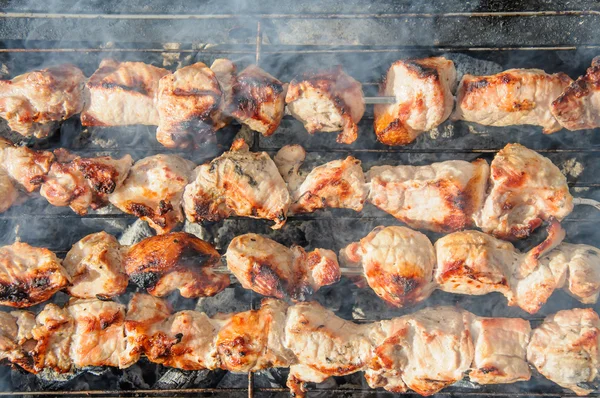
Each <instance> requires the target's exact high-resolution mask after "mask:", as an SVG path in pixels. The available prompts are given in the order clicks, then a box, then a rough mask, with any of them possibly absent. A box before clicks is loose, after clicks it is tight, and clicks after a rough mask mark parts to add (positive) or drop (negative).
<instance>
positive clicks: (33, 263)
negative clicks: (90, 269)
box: [0, 242, 70, 308]
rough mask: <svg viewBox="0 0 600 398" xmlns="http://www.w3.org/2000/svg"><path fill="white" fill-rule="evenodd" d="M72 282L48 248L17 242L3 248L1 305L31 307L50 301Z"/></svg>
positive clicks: (0, 281)
mask: <svg viewBox="0 0 600 398" xmlns="http://www.w3.org/2000/svg"><path fill="white" fill-rule="evenodd" d="M69 282H70V278H69V275H68V273H67V271H66V270H65V269H64V268H63V267H62V265H61V264H60V260H59V259H58V258H57V257H56V255H55V254H54V253H52V252H51V251H50V250H48V249H42V248H38V247H32V246H30V245H28V244H27V243H21V242H15V243H13V244H12V245H10V246H4V247H1V248H0V304H1V305H8V306H10V307H17V308H21V307H29V306H32V305H35V304H38V303H41V302H43V301H46V300H48V299H49V298H50V297H52V295H53V294H54V293H56V292H57V291H59V290H61V289H63V288H64V287H66V286H67V285H68V284H69Z"/></svg>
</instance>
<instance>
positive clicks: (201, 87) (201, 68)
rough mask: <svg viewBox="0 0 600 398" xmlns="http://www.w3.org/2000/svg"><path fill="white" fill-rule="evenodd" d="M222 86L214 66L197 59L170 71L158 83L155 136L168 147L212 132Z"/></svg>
mask: <svg viewBox="0 0 600 398" xmlns="http://www.w3.org/2000/svg"><path fill="white" fill-rule="evenodd" d="M220 101H221V88H220V87H219V82H218V81H217V78H216V76H215V74H214V73H213V71H212V70H210V69H209V68H208V66H206V65H204V64H203V63H202V62H197V63H195V64H193V65H189V66H186V67H183V68H181V69H178V70H177V71H176V72H175V73H172V74H167V75H165V76H163V77H162V78H161V79H160V82H159V85H158V101H157V109H158V116H159V124H158V129H157V130H156V139H157V140H158V142H160V143H161V144H163V145H164V146H166V147H168V148H177V147H179V148H185V147H190V146H194V145H195V144H197V143H199V142H200V141H201V140H202V139H204V138H205V137H204V136H205V135H208V134H212V133H213V129H212V120H211V118H212V117H213V116H214V113H215V111H217V108H218V107H219V103H220Z"/></svg>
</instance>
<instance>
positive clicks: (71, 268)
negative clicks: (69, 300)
mask: <svg viewBox="0 0 600 398" xmlns="http://www.w3.org/2000/svg"><path fill="white" fill-rule="evenodd" d="M121 257H122V256H121V245H119V242H117V240H116V239H115V237H114V236H112V235H109V234H107V233H106V232H98V233H95V234H91V235H88V236H86V237H85V238H83V239H81V240H80V241H79V242H77V243H75V244H74V245H73V247H72V248H71V250H69V252H68V253H67V256H66V257H65V259H64V261H63V266H64V267H65V269H66V271H67V272H68V273H69V275H70V276H71V286H69V287H68V288H67V291H68V292H69V294H70V295H71V296H74V297H79V298H94V297H98V298H108V297H113V296H118V295H120V294H122V293H124V292H125V289H126V288H127V284H128V283H129V277H128V276H127V274H125V272H124V270H123V265H122V259H121Z"/></svg>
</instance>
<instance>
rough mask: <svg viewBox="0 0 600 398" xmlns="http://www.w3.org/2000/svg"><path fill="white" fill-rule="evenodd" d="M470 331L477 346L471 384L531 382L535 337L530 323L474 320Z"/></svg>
mask: <svg viewBox="0 0 600 398" xmlns="http://www.w3.org/2000/svg"><path fill="white" fill-rule="evenodd" d="M469 330H470V332H471V336H472V338H473V345H474V355H473V364H472V366H471V367H472V369H471V372H470V373H469V379H470V380H471V381H474V382H476V383H479V384H501V383H515V382H517V381H522V380H529V379H530V378H531V372H530V371H529V365H528V364H527V359H526V356H527V345H528V344H529V335H530V334H531V325H530V324H529V321H527V320H525V319H520V318H483V317H473V319H472V320H471V322H470V329H469Z"/></svg>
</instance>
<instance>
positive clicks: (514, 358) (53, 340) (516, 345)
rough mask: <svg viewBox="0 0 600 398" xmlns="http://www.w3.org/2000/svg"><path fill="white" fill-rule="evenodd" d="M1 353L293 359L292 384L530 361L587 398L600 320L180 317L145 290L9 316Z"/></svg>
mask: <svg viewBox="0 0 600 398" xmlns="http://www.w3.org/2000/svg"><path fill="white" fill-rule="evenodd" d="M0 319H1V322H0V359H5V360H7V361H9V362H10V363H12V364H14V365H16V366H19V367H21V368H23V369H25V370H27V371H29V372H33V373H40V372H48V373H53V372H56V373H69V372H76V371H79V370H85V368H86V367H94V366H114V367H119V368H126V367H128V366H131V365H132V364H133V363H135V362H136V361H138V360H139V359H140V357H141V356H142V355H144V356H146V357H147V358H148V360H150V361H152V362H155V363H159V364H163V365H165V366H170V367H175V368H180V369H186V370H201V369H225V370H229V371H233V372H250V371H260V370H263V369H268V368H283V367H289V368H290V372H289V376H288V381H287V385H288V387H289V388H290V390H291V392H292V395H293V396H295V397H303V396H304V395H305V393H306V385H305V383H306V382H316V383H319V382H323V381H324V380H326V379H327V378H328V377H331V376H345V375H349V374H352V373H355V372H359V371H363V372H364V373H365V378H366V380H367V383H368V384H369V386H370V387H372V388H380V387H383V388H385V389H386V390H389V391H393V392H405V391H407V390H408V389H412V390H414V391H416V392H417V393H419V394H422V395H431V394H434V393H436V392H438V391H440V390H441V389H443V388H444V387H446V386H449V385H451V384H453V383H455V382H457V381H459V380H462V379H463V378H464V377H465V376H468V377H469V379H470V380H471V381H472V382H475V383H479V384H499V383H514V382H518V381H524V380H529V379H530V377H531V371H530V368H529V364H531V365H533V366H535V368H536V369H537V370H538V371H539V372H540V373H541V374H542V375H544V376H545V377H547V378H548V379H550V380H552V381H554V382H555V383H557V384H559V385H561V386H562V387H564V388H569V389H571V390H573V391H574V392H575V393H577V394H578V395H586V394H589V393H590V392H592V391H594V390H595V387H594V384H593V382H594V381H595V379H596V376H597V374H598V368H599V366H600V363H599V360H600V350H599V343H600V319H599V318H598V314H596V313H595V312H594V311H593V310H591V309H573V310H565V311H560V312H558V313H556V314H554V315H551V316H548V317H547V318H546V319H545V321H544V322H543V323H542V324H541V325H540V326H539V327H537V328H535V329H533V331H532V329H531V325H530V323H529V321H527V320H525V319H520V318H487V317H479V316H476V315H474V314H472V313H470V312H467V311H464V310H461V309H458V308H455V307H430V308H427V309H424V310H421V311H418V312H416V313H414V314H410V315H405V316H402V317H399V318H393V319H391V320H383V321H379V322H373V323H369V324H355V323H353V322H349V321H346V320H343V319H341V318H339V317H337V316H336V315H335V314H334V313H333V312H332V311H329V310H327V309H325V308H323V307H322V306H320V305H319V304H317V303H315V302H310V303H301V304H296V305H293V306H288V305H287V304H286V303H284V302H282V301H278V300H274V299H265V300H263V303H262V306H261V308H260V309H259V310H252V311H246V312H240V313H231V314H218V315H216V316H215V317H213V318H209V317H208V316H207V315H206V314H205V313H202V312H197V311H180V312H177V313H174V314H173V313H172V311H171V309H170V307H169V305H168V304H167V302H166V301H163V300H161V299H158V298H155V297H152V296H149V295H144V294H136V295H134V296H133V298H132V299H131V301H130V302H129V305H128V307H126V306H125V305H123V304H119V303H116V302H113V301H101V300H98V299H71V301H69V303H68V304H67V305H66V306H65V307H64V308H60V307H58V306H57V305H55V304H48V305H46V306H45V308H44V309H43V310H42V311H41V312H40V313H39V314H38V315H37V316H35V315H34V314H33V313H30V312H26V311H14V312H11V313H6V312H0Z"/></svg>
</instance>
